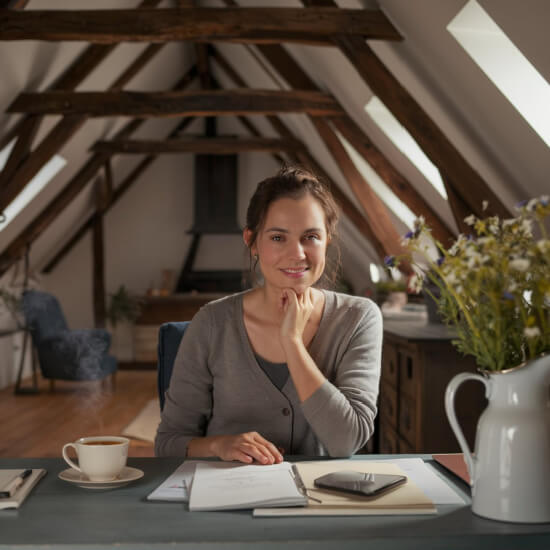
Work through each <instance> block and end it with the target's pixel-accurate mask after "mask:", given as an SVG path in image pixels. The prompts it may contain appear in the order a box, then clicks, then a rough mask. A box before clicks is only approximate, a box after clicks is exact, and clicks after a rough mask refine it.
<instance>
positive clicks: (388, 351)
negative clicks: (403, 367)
mask: <svg viewBox="0 0 550 550" xmlns="http://www.w3.org/2000/svg"><path fill="white" fill-rule="evenodd" d="M398 372H399V370H398V365H397V350H396V349H395V347H394V346H392V345H390V344H384V347H383V348H382V380H383V381H385V382H387V383H388V384H391V385H392V386H393V387H394V388H397V376H398Z"/></svg>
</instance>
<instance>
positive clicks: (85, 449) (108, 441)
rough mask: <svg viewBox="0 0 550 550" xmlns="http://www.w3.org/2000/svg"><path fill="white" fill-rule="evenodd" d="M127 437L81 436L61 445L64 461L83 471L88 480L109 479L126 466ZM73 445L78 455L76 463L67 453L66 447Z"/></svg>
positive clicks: (114, 477) (128, 441) (113, 477)
mask: <svg viewBox="0 0 550 550" xmlns="http://www.w3.org/2000/svg"><path fill="white" fill-rule="evenodd" d="M129 443H130V440H129V439H126V438H125V437H118V436H115V435H98V436H94V437H81V438H80V439H78V440H77V441H75V442H74V443H67V444H65V445H63V458H64V459H65V462H66V463H67V464H68V465H69V466H71V467H72V468H74V469H75V470H78V471H79V472H81V473H83V474H84V475H85V476H87V477H88V479H89V480H90V481H111V480H113V479H116V477H117V476H118V474H120V472H121V471H122V469H123V468H124V466H126V459H127V458H128V444H129ZM69 447H73V448H74V449H75V451H76V454H77V456H78V465H77V464H75V463H74V462H73V461H72V460H71V459H70V458H69V456H68V455H67V449H68V448H69Z"/></svg>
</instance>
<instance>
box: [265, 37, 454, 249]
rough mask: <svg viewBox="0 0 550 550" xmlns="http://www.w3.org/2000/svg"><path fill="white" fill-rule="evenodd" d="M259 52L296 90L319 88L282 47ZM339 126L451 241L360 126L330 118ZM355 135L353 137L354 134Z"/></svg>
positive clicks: (434, 215) (399, 192)
mask: <svg viewBox="0 0 550 550" xmlns="http://www.w3.org/2000/svg"><path fill="white" fill-rule="evenodd" d="M258 49H259V50H260V52H261V53H262V55H264V56H265V58H266V59H267V60H268V61H269V63H270V64H271V65H272V66H273V68H274V69H275V70H276V71H277V72H278V73H279V74H280V75H281V76H282V77H283V78H284V79H285V80H286V81H287V82H288V83H289V84H290V85H291V86H293V87H299V88H301V89H317V86H316V84H314V83H313V81H312V80H311V79H310V78H309V77H308V76H307V74H306V73H305V72H304V71H303V70H302V68H301V67H300V66H299V65H298V64H297V63H296V61H294V59H293V58H292V57H291V56H290V54H289V53H288V52H287V51H286V50H285V49H284V48H282V47H280V46H275V45H260V46H258ZM330 120H335V121H336V123H339V122H340V121H341V122H340V123H339V124H338V126H339V127H338V129H339V131H340V132H341V133H342V134H344V132H345V133H346V135H347V139H348V141H350V143H351V144H352V145H353V146H354V147H355V148H356V149H357V151H358V152H359V153H360V154H361V155H362V156H363V157H364V159H365V160H366V161H367V162H368V163H369V165H370V166H372V167H373V169H374V170H375V171H376V172H377V173H378V175H379V176H380V178H381V179H382V180H383V181H384V182H385V183H386V185H388V187H389V188H390V189H391V190H392V191H393V192H394V193H395V194H396V196H397V197H398V198H399V199H400V200H401V201H403V202H404V203H405V204H406V205H407V206H408V207H409V208H410V209H411V210H412V211H413V212H415V213H416V214H417V215H423V216H424V217H425V218H426V219H427V220H430V222H431V223H432V225H433V227H437V228H438V229H437V235H438V236H439V237H441V239H442V241H441V242H446V241H447V240H448V239H449V234H450V235H451V237H450V238H451V239H452V232H450V231H449V229H448V228H447V226H446V225H445V223H444V222H443V220H442V219H441V217H440V216H439V215H438V214H437V213H436V212H434V211H433V209H432V208H431V207H430V206H429V205H428V203H427V202H426V201H425V200H424V199H423V198H422V197H421V196H420V195H419V194H418V193H417V192H416V190H415V189H414V187H413V186H412V184H411V183H410V182H409V181H407V180H406V178H405V177H404V176H403V175H402V174H401V173H400V172H398V171H397V170H396V169H395V168H394V166H393V165H392V164H391V162H389V160H388V159H387V158H386V157H385V156H384V155H383V153H382V152H381V151H380V150H379V149H378V148H377V147H376V145H374V143H373V142H372V141H371V140H370V139H369V138H368V136H367V135H366V134H365V133H364V132H363V131H362V130H361V129H360V128H359V127H358V126H357V124H356V123H355V122H354V121H353V119H352V118H351V117H349V116H348V115H347V113H344V114H342V115H341V116H338V117H330ZM351 133H353V136H352V135H351Z"/></svg>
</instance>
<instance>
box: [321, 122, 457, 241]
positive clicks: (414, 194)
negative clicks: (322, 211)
mask: <svg viewBox="0 0 550 550" xmlns="http://www.w3.org/2000/svg"><path fill="white" fill-rule="evenodd" d="M328 120H330V122H331V123H332V125H333V126H334V128H335V129H336V130H338V132H339V133H340V134H341V135H342V137H344V138H345V139H346V140H347V141H348V142H349V143H350V144H351V146H352V147H353V148H354V149H355V150H356V151H357V152H358V153H359V154H360V155H361V156H362V157H363V158H364V159H365V161H366V162H367V163H368V164H369V165H370V166H371V167H372V168H373V169H374V170H375V171H376V172H377V173H378V175H380V176H381V179H382V180H383V181H384V182H385V183H386V185H387V186H388V187H389V188H390V189H391V191H393V193H395V195H396V196H397V197H398V198H399V199H400V200H401V201H403V202H404V203H405V204H406V205H407V206H408V207H409V208H410V209H411V210H412V211H413V212H414V213H415V214H417V215H420V214H422V215H423V216H424V218H425V219H426V222H427V224H428V225H429V226H430V227H431V229H432V234H433V236H434V237H435V238H436V239H437V240H439V241H440V242H441V243H444V244H449V246H450V244H451V242H452V241H454V239H455V234H454V232H453V231H451V229H450V228H449V227H448V226H447V225H446V224H445V222H444V221H443V220H442V219H441V218H440V217H439V215H438V214H437V213H436V211H435V210H434V209H433V208H432V207H431V206H430V205H429V204H428V203H427V202H426V201H425V200H424V199H423V198H422V196H421V195H420V193H418V191H416V189H415V188H414V187H413V186H412V185H411V184H410V183H409V182H408V181H407V180H406V179H405V178H404V177H403V176H402V175H401V174H400V173H399V172H398V171H397V170H396V169H395V168H394V167H393V165H392V164H390V163H389V162H387V161H386V159H385V157H383V155H382V153H381V152H380V151H379V150H378V149H377V148H376V147H375V146H374V145H373V144H372V142H371V141H370V140H369V139H368V138H367V137H366V136H365V134H364V133H363V131H362V130H361V128H359V126H357V124H356V123H355V121H353V120H352V119H350V118H349V117H331V118H330V119H328Z"/></svg>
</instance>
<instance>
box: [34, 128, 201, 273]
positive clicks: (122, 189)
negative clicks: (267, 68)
mask: <svg viewBox="0 0 550 550" xmlns="http://www.w3.org/2000/svg"><path fill="white" fill-rule="evenodd" d="M193 120H194V119H193V117H189V118H186V119H184V120H182V121H181V122H180V123H179V124H178V125H177V126H176V128H175V129H174V130H173V131H172V132H171V133H170V135H169V136H168V137H170V136H177V135H178V134H179V133H180V132H181V131H183V130H184V129H185V128H186V126H188V125H189V123H191V122H192V121H193ZM156 158H157V155H147V156H146V157H144V158H143V159H142V160H140V162H139V163H138V164H137V166H135V168H133V170H132V171H131V172H130V173H129V174H128V175H127V176H126V177H125V178H124V179H123V180H122V181H121V182H120V183H119V184H118V185H117V187H116V188H115V189H114V190H113V191H112V193H111V194H110V195H109V198H108V201H107V203H106V204H105V205H104V208H103V214H105V213H107V212H108V211H109V210H110V209H111V208H112V207H113V206H114V205H115V204H116V203H117V202H118V201H119V200H120V199H121V198H122V197H123V196H124V194H125V193H126V191H128V189H130V187H131V186H132V185H133V183H134V182H135V181H136V180H137V179H138V178H139V177H140V176H141V175H142V174H143V172H144V171H145V170H146V169H147V168H148V167H149V166H150V165H151V164H152V163H153V161H154V160H155V159H156ZM95 216H96V212H92V213H91V214H90V215H89V216H88V218H87V219H86V220H85V221H84V223H83V224H82V225H81V226H80V227H79V228H78V230H77V231H76V233H75V234H74V235H73V236H72V237H71V238H70V239H69V240H68V241H67V242H66V243H65V245H64V246H63V247H62V248H61V250H59V252H58V253H57V254H56V255H55V256H54V257H53V258H52V259H51V260H50V261H49V262H48V263H47V265H46V266H45V267H44V269H43V270H42V273H50V272H51V271H52V270H53V269H54V268H55V266H56V265H57V264H58V263H59V262H60V261H61V260H62V259H63V258H64V257H65V256H66V255H67V254H68V253H69V251H70V250H72V248H73V247H74V246H75V245H76V244H77V243H78V242H79V241H80V239H82V237H83V236H84V235H85V234H86V233H87V232H88V231H89V230H90V229H92V227H93V223H94V218H95Z"/></svg>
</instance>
